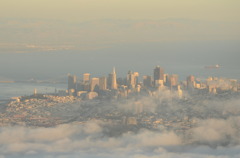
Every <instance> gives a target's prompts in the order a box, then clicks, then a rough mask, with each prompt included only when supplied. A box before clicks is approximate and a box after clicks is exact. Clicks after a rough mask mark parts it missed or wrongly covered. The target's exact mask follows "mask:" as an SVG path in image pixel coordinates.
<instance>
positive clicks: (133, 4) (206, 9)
mask: <svg viewBox="0 0 240 158" xmlns="http://www.w3.org/2000/svg"><path fill="white" fill-rule="evenodd" d="M239 7H240V1H239V0H21V1H19V0H1V5H0V18H34V19H35V18H43V19H61V20H70V21H71V20H73V21H84V20H96V19H106V18H107V19H108V18H110V19H155V20H156V19H162V18H188V19H201V20H219V21H239V20H240V18H239V15H240V9H239Z"/></svg>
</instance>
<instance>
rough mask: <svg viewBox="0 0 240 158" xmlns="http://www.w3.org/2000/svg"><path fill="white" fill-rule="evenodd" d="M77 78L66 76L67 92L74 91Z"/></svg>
mask: <svg viewBox="0 0 240 158" xmlns="http://www.w3.org/2000/svg"><path fill="white" fill-rule="evenodd" d="M76 83H77V77H76V75H70V74H69V75H68V90H70V89H74V90H75V89H76Z"/></svg>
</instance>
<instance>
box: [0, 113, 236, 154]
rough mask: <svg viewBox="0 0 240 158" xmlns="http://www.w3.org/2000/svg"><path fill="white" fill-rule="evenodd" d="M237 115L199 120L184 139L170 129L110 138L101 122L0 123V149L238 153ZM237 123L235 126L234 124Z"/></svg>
mask: <svg viewBox="0 0 240 158" xmlns="http://www.w3.org/2000/svg"><path fill="white" fill-rule="evenodd" d="M239 121H240V118H239V117H232V118H230V119H228V120H215V119H207V120H201V121H200V123H199V126H198V127H195V128H193V129H191V131H189V132H190V133H191V137H192V138H189V140H188V138H185V137H184V136H182V135H178V134H176V133H175V132H174V131H167V130H163V131H150V130H146V129H141V130H139V131H138V132H137V133H133V132H126V133H124V134H122V135H121V136H119V137H110V136H108V135H107V134H106V133H105V132H104V131H105V130H106V128H109V127H108V126H106V123H105V122H102V121H96V120H93V121H89V122H87V123H85V124H63V125H59V126H56V127H51V128H44V127H38V128H31V127H19V126H14V127H1V128H0V142H1V143H0V153H1V157H2V158H8V157H19V155H20V157H61V158H62V157H98V158H99V157H113V156H114V157H119V158H120V157H134V158H145V157H150V158H155V157H170V158H171V157H206V158H209V157H211V158H215V157H224V158H225V157H239V156H240V152H239V151H240V150H239V149H240V139H239ZM236 124H238V127H236V126H235V125H236Z"/></svg>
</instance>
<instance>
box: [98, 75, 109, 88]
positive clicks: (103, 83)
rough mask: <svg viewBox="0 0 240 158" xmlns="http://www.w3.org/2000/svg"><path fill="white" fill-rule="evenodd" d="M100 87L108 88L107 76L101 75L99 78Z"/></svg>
mask: <svg viewBox="0 0 240 158" xmlns="http://www.w3.org/2000/svg"><path fill="white" fill-rule="evenodd" d="M99 89H100V90H106V89H107V78H106V77H100V78H99Z"/></svg>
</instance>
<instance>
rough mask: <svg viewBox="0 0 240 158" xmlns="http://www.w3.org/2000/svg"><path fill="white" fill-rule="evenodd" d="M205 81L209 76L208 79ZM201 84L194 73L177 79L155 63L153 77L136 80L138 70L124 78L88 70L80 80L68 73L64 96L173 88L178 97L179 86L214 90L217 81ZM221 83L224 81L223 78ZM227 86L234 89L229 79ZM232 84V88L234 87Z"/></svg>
mask: <svg viewBox="0 0 240 158" xmlns="http://www.w3.org/2000/svg"><path fill="white" fill-rule="evenodd" d="M208 80H209V79H208ZM212 81H213V79H212V80H209V82H205V83H202V82H200V81H199V80H196V79H195V77H194V76H192V75H190V76H188V77H187V79H186V81H182V82H179V81H178V75H177V74H166V73H164V69H163V68H162V67H160V66H156V67H155V68H154V70H153V76H143V79H142V81H141V82H140V81H139V73H138V72H132V71H128V73H127V75H126V78H117V74H116V71H115V68H113V70H112V72H111V73H110V74H109V75H108V77H105V76H102V77H99V78H96V77H93V78H91V75H90V74H89V73H84V74H83V78H82V79H81V80H77V77H76V76H75V75H70V74H69V75H68V91H67V92H68V95H75V96H85V97H87V98H88V99H92V98H95V97H97V96H99V95H100V96H104V95H109V94H114V96H120V97H127V96H128V95H129V94H136V93H140V92H141V91H145V92H153V91H155V90H160V89H166V88H167V89H170V90H176V91H177V92H178V94H179V97H182V89H186V90H194V89H199V90H206V89H207V90H208V92H215V91H216V89H217V88H219V87H218V86H217V84H216V83H217V82H218V81H221V79H220V80H216V78H215V79H214V81H215V82H212ZM224 82H225V80H224ZM228 82H229V89H234V88H235V90H236V91H237V90H238V86H237V84H236V83H237V81H236V80H229V81H228ZM234 86H235V87H234Z"/></svg>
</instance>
